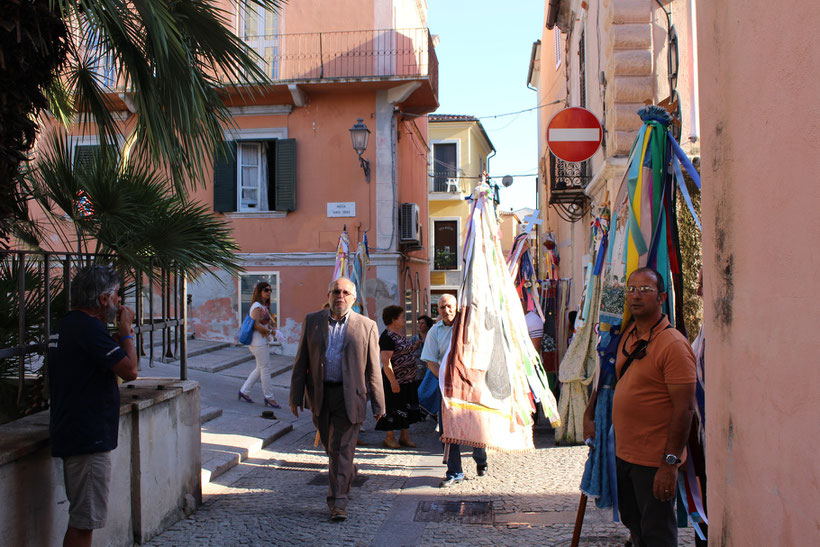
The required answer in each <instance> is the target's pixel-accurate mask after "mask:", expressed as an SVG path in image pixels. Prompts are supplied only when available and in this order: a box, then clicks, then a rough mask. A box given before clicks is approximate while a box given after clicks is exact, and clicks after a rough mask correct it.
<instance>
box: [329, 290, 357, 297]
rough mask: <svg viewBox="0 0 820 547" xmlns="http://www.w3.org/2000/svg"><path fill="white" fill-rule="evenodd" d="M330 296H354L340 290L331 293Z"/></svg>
mask: <svg viewBox="0 0 820 547" xmlns="http://www.w3.org/2000/svg"><path fill="white" fill-rule="evenodd" d="M330 294H332V295H333V296H339V295H340V294H341V295H342V296H353V293H352V292H350V291H343V290H340V289H333V290H332V291H330Z"/></svg>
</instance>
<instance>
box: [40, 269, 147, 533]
mask: <svg viewBox="0 0 820 547" xmlns="http://www.w3.org/2000/svg"><path fill="white" fill-rule="evenodd" d="M119 289H120V280H119V277H118V276H117V273H116V272H115V271H114V270H113V269H111V268H109V267H107V266H99V265H93V266H88V267H85V268H82V269H80V270H78V271H77V274H76V275H75V277H74V280H73V282H72V284H71V311H69V312H68V313H67V314H66V315H65V317H63V318H62V319H61V320H60V323H59V325H58V326H57V329H56V330H55V332H54V334H52V335H51V336H50V337H49V342H48V372H49V381H50V385H51V423H50V432H51V454H52V456H54V457H58V458H62V460H63V477H64V480H65V489H66V496H67V497H68V502H69V506H68V515H69V517H68V530H66V533H65V538H64V539H63V545H66V546H75V545H76V546H80V545H91V535H92V533H93V531H94V530H95V529H97V528H102V527H103V526H105V521H106V517H107V506H108V487H109V483H110V478H111V451H112V450H114V449H115V448H116V447H117V435H118V429H119V419H120V392H119V388H118V386H117V376H119V377H120V378H122V379H123V380H125V381H131V380H134V379H136V378H137V363H138V361H137V353H136V347H135V345H134V336H133V330H132V328H131V323H132V322H133V320H134V312H133V311H132V310H131V309H130V308H128V307H126V306H122V305H120V296H119ZM115 318H116V319H117V321H118V327H117V334H116V335H114V336H111V335H109V333H108V329H107V328H106V325H107V324H109V323H110V322H111V321H113V320H114V319H115Z"/></svg>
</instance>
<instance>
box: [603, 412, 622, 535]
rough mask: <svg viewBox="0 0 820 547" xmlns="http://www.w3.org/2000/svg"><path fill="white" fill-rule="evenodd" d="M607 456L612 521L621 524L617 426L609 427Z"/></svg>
mask: <svg viewBox="0 0 820 547" xmlns="http://www.w3.org/2000/svg"><path fill="white" fill-rule="evenodd" d="M606 446H607V456H609V458H608V460H609V461H607V464H608V466H609V482H610V485H611V486H610V489H611V490H610V491H611V492H612V520H613V522H621V519H620V516H619V514H618V481H617V479H616V477H617V476H618V474H617V473H618V472H617V470H616V469H615V426H610V427H609V435H607V439H606Z"/></svg>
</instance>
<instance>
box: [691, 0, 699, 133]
mask: <svg viewBox="0 0 820 547" xmlns="http://www.w3.org/2000/svg"><path fill="white" fill-rule="evenodd" d="M697 25H698V21H697V16H696V11H695V0H689V28H690V29H691V32H692V38H691V42H692V49H691V52H690V55H689V71H690V73H691V74H692V82H691V85H690V87H691V89H690V91H689V93H690V96H689V141H690V142H697V140H698V138H700V104H699V102H700V98H699V96H698V28H697Z"/></svg>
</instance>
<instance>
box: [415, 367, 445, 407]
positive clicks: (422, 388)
mask: <svg viewBox="0 0 820 547" xmlns="http://www.w3.org/2000/svg"><path fill="white" fill-rule="evenodd" d="M418 391H419V406H421V407H422V408H423V409H424V410H426V411H427V412H429V413H430V414H438V413H439V412H440V411H441V391H439V388H438V378H436V375H435V374H433V372H432V371H431V370H430V369H427V373H426V374H425V375H424V378H423V379H422V381H421V384H419V390H418Z"/></svg>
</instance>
